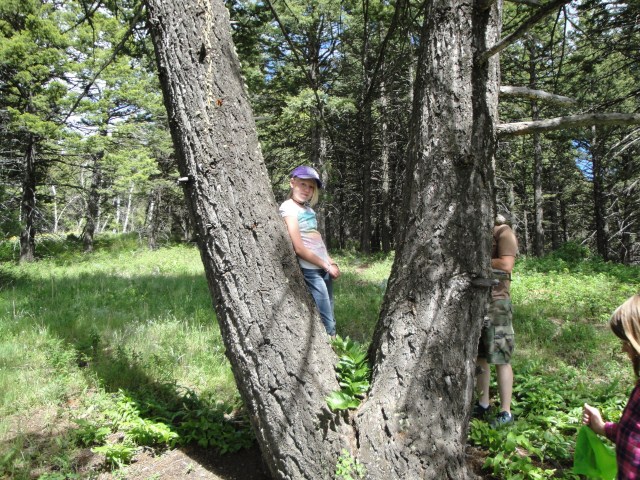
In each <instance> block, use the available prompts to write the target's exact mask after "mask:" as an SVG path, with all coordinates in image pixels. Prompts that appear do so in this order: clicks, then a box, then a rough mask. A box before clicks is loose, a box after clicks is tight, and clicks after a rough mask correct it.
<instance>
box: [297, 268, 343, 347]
mask: <svg viewBox="0 0 640 480" xmlns="http://www.w3.org/2000/svg"><path fill="white" fill-rule="evenodd" d="M302 275H304V281H305V283H306V284H307V288H308V289H309V291H310V292H311V296H312V297H313V299H314V300H315V302H316V306H317V307H318V311H319V312H320V317H321V318H322V323H323V324H324V328H325V329H326V330H327V333H328V334H329V335H331V336H333V335H335V334H336V321H335V319H334V318H333V280H332V278H331V275H329V274H328V273H327V272H325V271H324V270H321V269H315V268H313V269H311V268H303V269H302Z"/></svg>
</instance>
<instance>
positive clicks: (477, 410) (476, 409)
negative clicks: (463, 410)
mask: <svg viewBox="0 0 640 480" xmlns="http://www.w3.org/2000/svg"><path fill="white" fill-rule="evenodd" d="M490 409H491V407H483V406H482V405H480V403H478V402H476V404H475V405H474V406H473V413H472V414H471V417H472V418H477V419H480V420H483V419H484V418H485V417H486V416H487V413H488V412H489V410H490Z"/></svg>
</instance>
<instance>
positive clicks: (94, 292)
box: [0, 236, 640, 479]
mask: <svg viewBox="0 0 640 480" xmlns="http://www.w3.org/2000/svg"><path fill="white" fill-rule="evenodd" d="M41 241H42V244H41V245H39V247H43V248H40V249H39V252H40V254H39V259H38V261H37V262H35V263H33V264H28V265H17V264H16V263H15V261H14V260H15V258H17V257H16V254H15V253H16V252H15V242H13V241H9V242H0V258H2V259H3V261H2V262H1V263H0V477H2V478H4V477H6V478H11V479H27V478H43V479H47V478H49V479H53V478H67V479H71V478H88V477H87V476H86V472H79V471H78V468H79V467H78V465H79V460H78V459H79V458H81V457H82V454H81V452H82V451H83V450H85V451H86V450H87V449H93V451H94V452H95V453H97V454H99V455H101V456H102V457H103V458H104V460H105V468H111V469H116V470H117V469H121V468H123V467H122V465H126V464H127V463H128V462H129V461H130V460H131V458H133V457H132V456H134V455H136V454H137V453H138V452H139V451H140V450H141V449H147V448H151V449H154V450H162V449H165V448H172V447H175V446H180V445H186V444H193V445H197V444H200V445H202V446H205V447H207V448H211V449H212V450H215V451H217V452H218V453H223V452H230V451H234V450H236V449H238V448H244V447H246V446H247V445H249V444H250V443H251V441H252V437H251V434H250V432H249V427H248V422H247V421H246V416H245V415H244V413H243V407H242V405H241V403H240V401H239V396H238V392H237V388H236V386H235V382H234V379H233V376H232V374H231V369H230V366H229V364H228V361H227V359H226V357H225V349H224V346H223V344H222V340H221V336H220V331H219V329H218V326H217V324H216V321H215V315H214V313H213V310H212V307H211V299H210V296H209V291H208V288H207V283H206V279H205V276H204V272H203V267H202V263H201V260H200V257H199V254H198V252H197V250H196V248H195V247H194V246H193V245H169V246H166V247H163V248H161V249H159V250H157V251H149V250H148V249H147V248H146V245H144V244H143V243H141V242H140V240H139V239H138V238H137V237H135V236H121V237H118V236H106V237H99V238H98V240H97V242H96V250H95V251H94V252H93V253H91V254H85V253H83V252H82V248H81V245H80V244H79V242H78V241H77V240H76V239H68V240H64V239H61V238H49V239H42V240H41ZM12 242H13V243H12ZM46 242H49V243H46ZM45 247H46V248H45ZM576 252H577V253H576ZM7 255H8V256H7ZM333 257H334V258H335V259H336V261H337V263H339V264H340V269H341V271H342V276H341V278H340V279H339V280H338V281H337V282H335V285H334V288H335V290H334V291H335V304H336V319H337V329H338V333H339V334H340V336H341V337H342V338H341V339H340V340H339V342H342V347H340V344H339V345H338V347H337V348H336V346H335V345H334V348H336V352H337V356H338V358H339V359H340V362H341V363H338V365H337V368H338V371H337V375H338V378H339V381H340V383H341V389H343V390H344V391H348V395H349V398H348V399H347V400H345V403H344V404H343V406H345V408H355V403H356V402H359V401H360V399H361V398H362V397H363V395H364V392H366V389H367V388H368V384H367V385H365V379H366V381H367V382H368V373H366V372H365V369H364V367H365V365H366V360H365V357H364V354H365V352H366V348H367V346H368V343H369V341H370V338H371V335H372V333H373V329H374V326H375V323H376V321H377V317H378V311H379V309H380V305H381V302H382V297H383V295H384V291H385V287H386V280H387V278H388V275H389V272H390V269H391V264H392V262H393V255H392V254H391V255H376V256H363V255H359V254H358V253H356V252H352V251H345V252H335V253H334V255H333ZM638 290H640V269H639V268H638V267H624V266H620V265H614V264H610V263H607V262H602V261H601V260H598V259H591V258H589V257H588V255H585V252H584V251H582V250H581V249H579V248H573V249H568V250H567V251H563V252H560V253H559V254H554V255H551V256H549V257H545V258H542V259H529V258H523V259H518V261H517V264H516V268H515V272H514V275H513V283H512V293H513V302H514V309H515V310H514V325H515V329H516V333H517V342H516V343H517V346H516V352H515V355H514V372H515V375H516V382H515V387H514V405H513V411H514V413H515V416H516V422H515V424H514V425H513V426H512V427H507V428H504V429H498V430H493V429H490V428H489V427H488V424H487V423H484V422H478V421H473V422H472V425H471V428H470V436H469V439H470V442H471V443H473V444H475V445H476V446H477V447H478V448H480V449H481V450H482V451H483V452H485V454H486V455H487V461H486V464H485V471H486V472H487V474H489V475H494V476H495V477H496V478H505V479H525V478H531V479H533V478H575V476H572V474H571V473H570V470H571V458H572V453H573V448H574V444H575V433H576V429H577V427H578V426H579V423H578V422H579V412H580V409H581V406H582V403H584V402H585V401H588V402H589V403H591V404H593V405H595V406H598V407H600V408H601V409H602V410H603V411H604V413H605V416H607V418H609V419H615V418H616V417H617V416H619V415H620V412H621V410H622V408H623V406H624V404H625V403H626V399H627V397H628V394H629V392H630V389H631V386H632V384H633V378H632V374H631V369H630V366H629V365H628V360H627V359H626V357H625V356H624V355H623V354H622V352H621V351H620V344H619V341H618V340H617V339H616V337H615V336H614V335H612V334H611V333H610V332H609V330H608V328H607V325H606V322H607V319H608V316H609V315H610V313H611V312H612V311H613V309H614V308H615V307H616V306H617V305H619V304H620V303H621V302H622V301H623V300H624V299H625V298H627V297H628V296H630V295H631V294H632V293H635V292H637V291H638ZM340 348H342V350H340ZM345 352H347V353H348V352H350V353H349V354H348V355H345ZM367 368H368V366H367ZM492 394H493V397H494V398H495V396H496V386H495V384H493V385H492ZM352 401H353V403H352V404H351V405H349V402H352ZM34 426H40V427H41V428H40V429H37V430H35V431H34V429H33V427H34ZM36 432H37V433H36ZM351 460H352V459H349V458H347V457H345V458H343V459H342V460H341V461H339V462H338V463H337V465H336V475H338V473H340V475H342V476H343V477H344V478H347V476H346V475H351V476H352V477H354V478H355V477H356V475H361V473H362V472H360V471H359V469H358V468H357V465H355V464H354V465H355V466H354V465H352V464H351V463H349V462H350V461H351ZM349 472H351V473H349Z"/></svg>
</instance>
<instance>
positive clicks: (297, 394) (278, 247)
mask: <svg viewBox="0 0 640 480" xmlns="http://www.w3.org/2000/svg"><path fill="white" fill-rule="evenodd" d="M147 5H148V12H149V26H150V30H151V33H152V38H153V42H154V46H155V51H156V58H157V63H158V67H159V73H160V81H161V84H162V89H163V95H164V99H165V106H166V108H167V111H168V114H169V122H170V128H171V133H172V137H173V142H174V146H175V149H176V156H177V159H178V165H179V169H180V174H181V176H182V177H185V178H187V179H188V181H186V182H185V183H183V185H184V193H185V197H186V201H187V204H188V208H189V211H190V213H191V215H192V216H193V220H194V226H195V230H196V234H197V239H198V245H199V248H200V253H201V257H202V261H203V264H204V267H205V272H206V276H207V281H208V284H209V289H210V291H211V293H212V296H213V298H214V304H215V309H216V313H217V317H218V322H219V324H220V330H221V333H222V338H223V340H224V344H225V347H226V351H227V357H228V358H229V361H230V363H231V366H232V369H233V373H234V376H235V378H236V381H237V384H238V389H239V391H240V394H241V395H242V398H243V400H244V403H245V405H246V407H247V409H248V411H249V414H250V418H251V422H252V426H253V429H254V431H255V433H256V436H257V439H258V442H259V444H260V447H261V450H262V453H263V456H264V458H265V461H266V463H267V464H268V466H269V468H270V470H271V473H272V474H273V476H274V477H275V478H292V479H293V478H295V479H300V478H318V479H320V478H328V476H329V474H332V473H333V471H334V470H333V469H334V468H335V463H336V459H337V458H338V456H339V454H340V451H341V450H342V449H343V448H349V445H348V440H349V438H350V435H349V434H350V430H349V429H348V428H347V427H346V426H345V425H344V424H343V423H342V422H341V420H340V418H337V417H335V416H334V415H333V414H332V412H331V411H330V410H329V409H328V407H327V404H326V402H325V397H326V395H328V394H329V392H330V391H332V390H338V389H339V386H338V384H337V381H336V379H335V373H334V370H333V365H335V360H336V359H335V356H334V354H333V352H332V350H331V347H330V345H329V343H328V340H327V336H326V334H325V332H324V328H323V327H322V322H321V320H320V318H319V316H318V313H317V311H316V309H315V306H314V304H313V301H312V299H311V296H310V295H309V294H308V293H307V291H306V288H305V286H304V283H303V280H302V274H301V272H300V269H299V268H298V264H297V261H296V260H295V255H294V253H293V248H292V246H291V242H290V240H289V237H288V235H287V233H286V231H285V228H284V224H283V222H282V220H281V219H280V218H279V215H278V206H277V205H276V203H275V198H274V196H273V193H272V191H271V186H270V182H269V179H268V175H267V169H266V167H265V166H264V163H263V162H262V155H261V152H260V147H259V144H258V139H257V134H256V129H255V123H254V120H253V115H252V112H251V109H250V106H249V103H248V100H247V96H246V92H245V90H244V82H243V80H242V78H241V73H240V67H239V63H238V59H237V56H236V53H235V51H234V47H233V43H232V41H231V33H230V28H229V15H228V12H227V10H226V9H225V7H224V5H223V4H222V2H219V1H212V2H209V1H205V2H201V1H198V0H188V1H184V2H179V3H176V2H169V1H162V0H148V2H147Z"/></svg>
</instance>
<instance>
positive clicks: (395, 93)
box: [0, 0, 640, 264]
mask: <svg viewBox="0 0 640 480" xmlns="http://www.w3.org/2000/svg"><path fill="white" fill-rule="evenodd" d="M227 6H228V9H229V11H230V14H231V29H232V31H233V39H234V42H235V45H236V48H237V51H238V55H239V56H240V59H241V61H242V68H243V74H244V76H245V80H246V85H247V89H248V92H249V95H250V99H251V102H252V107H253V110H254V114H255V118H256V122H257V126H258V132H259V135H260V140H261V146H262V150H263V155H264V158H265V162H266V164H267V168H268V171H269V174H270V178H271V182H272V186H273V188H274V191H275V193H276V197H277V198H278V199H282V198H283V197H284V196H285V195H286V191H287V188H288V182H287V174H288V172H289V171H290V170H291V169H292V168H293V167H295V166H296V165H299V164H301V163H308V164H312V165H314V166H315V167H316V168H318V170H319V171H320V172H321V175H322V177H323V179H324V181H325V183H326V190H325V191H324V193H323V199H322V202H321V205H320V208H319V211H320V213H321V215H320V218H321V219H322V222H323V224H322V225H321V227H322V228H323V229H324V233H325V238H326V240H327V242H328V244H329V246H330V248H334V249H342V248H346V247H355V248H356V249H358V250H360V251H362V252H364V253H371V252H378V251H383V252H389V251H391V250H393V249H394V234H395V231H396V228H397V225H396V219H397V218H398V211H397V209H398V208H399V205H400V204H401V202H400V201H399V199H400V198H401V196H402V186H403V184H404V174H405V168H404V162H405V151H406V149H407V125H408V122H409V115H410V112H411V104H412V89H413V81H414V71H415V65H416V62H417V58H416V52H417V46H418V45H419V42H420V35H419V25H421V24H422V15H423V7H424V5H423V3H422V2H414V1H411V0H399V1H398V2H397V4H395V5H392V4H389V3H387V2H371V1H369V0H363V1H361V2H353V1H351V0H346V1H340V2H338V1H335V0H318V1H314V2H306V1H305V2H301V1H298V0H289V1H286V2H285V1H282V0H277V1H274V2H273V3H270V2H269V0H267V1H266V2H261V1H259V2H256V1H228V2H227ZM529 12H530V6H528V5H524V4H522V3H507V4H506V5H505V13H504V19H503V23H504V27H503V36H507V35H508V34H509V33H510V32H512V31H513V30H514V28H515V26H517V25H519V24H520V23H521V22H522V20H523V19H524V18H526V17H527V16H528V15H529ZM639 18H640V3H639V2H638V1H637V0H630V1H627V2H617V1H612V2H609V1H605V0H589V1H577V2H572V3H571V4H569V5H567V6H565V7H562V8H561V9H560V10H559V11H558V14H557V15H552V16H549V18H547V19H546V20H545V21H543V22H541V23H539V24H538V25H536V26H535V27H534V28H532V29H531V30H529V32H528V33H527V34H526V35H525V36H524V37H523V39H522V40H520V41H518V42H516V43H515V44H514V45H512V46H510V47H509V48H507V49H505V50H504V51H502V52H501V69H502V73H501V75H502V85H503V91H502V95H501V98H500V100H501V101H500V118H501V122H502V123H509V122H518V121H529V120H537V119H548V118H556V117H563V116H565V115H569V114H571V115H576V114H598V113H606V112H617V113H637V112H638V108H639V106H640V104H639V98H640V97H639V91H640V89H639V87H638V85H640V82H639V81H638V80H639V78H638V77H639V76H640V63H639V62H638V60H639V57H640V20H639ZM0 38H1V40H0V205H1V208H0V233H1V234H2V236H3V237H4V238H5V239H8V238H13V237H15V238H16V241H17V239H18V238H19V239H20V241H19V244H20V254H19V256H20V260H21V261H30V260H33V259H34V258H36V239H37V238H38V237H39V236H41V235H43V234H50V235H54V236H63V235H66V236H68V237H69V238H72V239H73V238H77V239H78V241H82V242H83V244H84V249H85V250H87V251H90V250H92V248H93V239H94V236H95V235H96V234H98V233H101V232H115V233H129V232H137V233H138V234H139V235H140V236H141V237H143V238H144V239H145V240H146V241H147V242H148V245H149V246H150V247H151V248H156V247H157V246H158V245H159V244H161V243H163V242H167V241H169V240H178V241H188V240H190V239H191V238H192V235H193V234H192V227H191V224H190V220H189V218H188V215H187V213H186V209H185V207H184V201H183V195H182V192H181V188H182V186H181V185H182V184H181V183H180V181H179V180H178V179H179V178H180V175H179V173H178V171H177V167H176V164H175V160H174V156H173V152H172V145H171V138H170V134H169V131H168V127H167V118H166V111H165V109H164V106H163V104H162V96H161V93H160V88H159V84H158V80H157V72H156V70H155V68H156V67H155V60H154V58H153V48H152V46H151V42H150V38H149V35H148V31H147V27H146V24H145V17H144V11H143V9H142V8H141V6H140V5H139V3H138V2H136V1H129V0H121V1H112V0H108V1H102V0H97V1H86V0H68V1H57V0H56V1H36V0H2V2H0ZM194 54H197V52H194ZM507 86H510V87H526V88H527V89H529V90H542V91H544V92H546V93H549V94H553V95H554V96H549V98H551V100H553V101H549V102H547V101H542V100H540V95H538V96H531V95H528V94H527V92H524V94H523V93H522V91H520V93H519V94H518V95H514V94H513V93H514V89H509V88H505V87H507ZM560 96H561V97H560ZM562 97H566V98H562ZM226 100H227V99H224V98H220V99H215V102H218V104H219V105H223V104H224V102H225V101H226ZM500 138H501V140H500V143H499V149H498V155H497V158H496V174H497V191H498V195H497V203H498V208H500V209H502V210H505V211H507V212H509V213H510V214H511V215H512V218H513V221H514V226H515V229H516V232H517V235H518V237H519V240H520V249H521V253H523V254H527V255H535V256H540V255H543V254H544V253H545V252H549V251H551V250H555V249H557V248H559V247H560V246H561V245H562V244H563V243H566V242H575V243H577V244H582V245H584V246H587V247H588V248H589V249H590V250H591V252H593V253H595V254H597V255H599V256H600V257H601V258H603V259H604V260H614V261H619V262H623V263H627V264H629V263H637V262H638V261H640V243H639V241H638V231H639V229H640V227H639V216H640V213H639V212H640V208H639V206H640V205H639V203H640V195H638V189H639V186H638V182H639V180H640V142H639V140H640V128H638V127H637V126H633V125H632V126H619V125H618V126H607V125H599V126H597V127H596V126H585V127H581V128H573V129H570V130H557V131H552V132H549V133H534V134H532V135H526V136H513V135H502V136H501V137H500ZM239 161H241V159H240V160H239ZM257 201H259V200H257ZM16 245H17V243H16ZM16 254H17V247H16Z"/></svg>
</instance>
